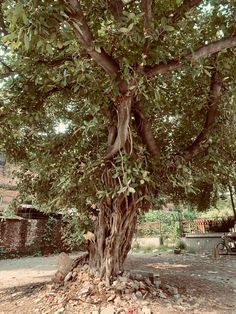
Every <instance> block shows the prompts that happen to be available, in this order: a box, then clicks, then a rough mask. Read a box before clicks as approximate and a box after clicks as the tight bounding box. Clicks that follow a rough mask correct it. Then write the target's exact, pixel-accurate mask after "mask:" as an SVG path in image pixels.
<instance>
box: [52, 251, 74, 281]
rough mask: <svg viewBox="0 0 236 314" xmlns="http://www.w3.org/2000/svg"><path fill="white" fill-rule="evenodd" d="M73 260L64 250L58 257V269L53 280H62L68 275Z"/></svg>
mask: <svg viewBox="0 0 236 314" xmlns="http://www.w3.org/2000/svg"><path fill="white" fill-rule="evenodd" d="M72 265H73V260H72V259H71V258H70V257H69V256H68V255H67V254H66V253H64V252H62V253H61V254H60V255H59V257H58V271H57V272H56V274H55V275H54V276H53V278H52V281H54V282H61V281H63V280H64V278H65V277H66V275H67V274H68V273H69V272H70V271H71V268H72Z"/></svg>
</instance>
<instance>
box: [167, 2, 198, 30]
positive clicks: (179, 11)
mask: <svg viewBox="0 0 236 314" xmlns="http://www.w3.org/2000/svg"><path fill="white" fill-rule="evenodd" d="M200 2H202V0H184V1H183V3H182V4H181V5H180V6H179V7H177V8H176V10H175V11H173V12H171V13H170V14H169V21H170V22H171V24H175V23H176V22H177V21H178V20H180V19H181V18H182V17H183V16H184V15H185V13H187V12H188V11H189V10H191V9H192V8H194V7H196V6H197V5H198V4H199V3H200Z"/></svg>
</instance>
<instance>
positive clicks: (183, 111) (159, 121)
mask: <svg viewBox="0 0 236 314" xmlns="http://www.w3.org/2000/svg"><path fill="white" fill-rule="evenodd" d="M0 3H1V14H0V33H1V50H0V52H1V53H0V55H1V57H0V64H1V72H0V73H1V74H0V75H1V79H2V83H1V86H2V94H1V96H2V99H1V112H0V117H1V138H2V148H1V149H2V150H4V151H5V152H6V153H7V155H8V157H9V158H10V160H12V161H15V162H18V164H19V165H20V166H21V172H20V173H19V176H20V178H21V179H22V180H21V184H20V185H19V188H20V191H21V195H22V197H23V196H24V194H27V195H31V196H32V198H33V201H34V202H35V204H40V206H41V207H42V208H44V209H49V210H58V209H61V208H71V207H75V208H77V209H78V211H80V212H82V211H84V212H87V213H89V214H91V210H88V208H89V207H90V205H89V204H97V207H98V210H95V213H94V215H95V216H96V224H95V226H94V234H95V241H93V242H92V243H91V245H90V265H91V267H94V268H96V269H97V270H99V272H100V275H101V276H104V277H106V279H107V281H110V280H111V279H112V277H113V276H114V275H116V274H117V273H118V272H119V271H121V270H122V267H123V263H124V260H125V258H126V256H127V253H128V251H129V249H130V247H131V242H132V236H133V233H134V231H135V224H136V218H137V215H138V214H139V213H140V212H142V211H144V210H147V209H149V207H150V205H151V204H152V198H153V196H155V198H156V199H158V197H160V196H161V195H165V196H168V197H169V198H170V199H172V200H175V201H178V200H180V199H181V200H182V201H184V200H186V201H191V202H193V203H200V204H201V205H202V206H203V207H204V206H205V205H206V203H207V204H208V203H209V201H210V200H212V199H213V195H214V193H215V190H216V187H217V186H218V185H219V184H223V185H225V186H226V185H227V184H228V182H229V181H232V183H234V181H235V156H236V154H235V153H236V145H235V140H236V132H235V115H234V110H235V95H236V84H235V81H236V58H235V48H234V47H236V29H235V16H236V4H235V0H209V1H206V0H205V1H201V0H168V1H167V0H160V1H151V0H129V1H128V0H127V1H126V0H123V1H122V0H107V1H98V0H93V1H91V0H89V1H88V0H81V1H78V0H65V1H59V0H58V1H57V0H47V1H43V0H21V1H20V0H18V1H14V0H5V1H0ZM58 126H63V127H64V131H63V132H61V131H60V128H59V127H58ZM204 202H205V203H204Z"/></svg>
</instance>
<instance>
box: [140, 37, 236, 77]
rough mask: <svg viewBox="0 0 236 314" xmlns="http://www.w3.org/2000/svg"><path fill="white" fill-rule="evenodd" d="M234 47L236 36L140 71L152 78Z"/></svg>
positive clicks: (235, 45)
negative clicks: (185, 63)
mask: <svg viewBox="0 0 236 314" xmlns="http://www.w3.org/2000/svg"><path fill="white" fill-rule="evenodd" d="M234 47H236V36H232V37H226V38H222V39H219V40H217V41H215V42H212V43H210V44H207V45H204V46H202V47H200V48H198V49H197V50H195V51H194V52H193V54H192V55H186V56H183V57H180V58H175V59H172V60H169V61H167V63H164V62H161V63H159V64H156V65H153V66H145V67H143V69H142V71H143V74H144V75H145V76H146V77H152V76H155V75H158V74H162V73H166V72H169V71H173V70H175V69H178V68H180V67H181V66H182V65H183V63H184V62H186V61H187V62H194V61H196V60H197V59H199V58H200V57H206V56H209V55H211V54H214V53H216V52H219V51H221V50H223V49H228V48H234Z"/></svg>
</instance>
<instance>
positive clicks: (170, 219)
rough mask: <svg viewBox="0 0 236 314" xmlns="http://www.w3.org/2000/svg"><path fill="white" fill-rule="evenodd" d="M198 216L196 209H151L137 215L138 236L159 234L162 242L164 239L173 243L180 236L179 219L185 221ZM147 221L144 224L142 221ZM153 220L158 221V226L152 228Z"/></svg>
mask: <svg viewBox="0 0 236 314" xmlns="http://www.w3.org/2000/svg"><path fill="white" fill-rule="evenodd" d="M197 217H198V214H197V212H196V211H193V210H187V211H181V212H180V211H178V210H174V211H166V210H153V211H149V212H148V213H145V214H144V215H142V216H140V217H139V223H140V226H139V228H138V235H140V236H154V235H161V236H162V238H163V240H164V243H165V241H169V242H172V243H175V242H176V240H177V239H179V237H180V230H179V221H180V220H182V219H184V220H187V221H192V220H194V219H196V218H197ZM144 222H145V223H147V222H149V223H150V225H149V226H148V225H147V226H146V225H145V224H144V225H142V223H144ZM153 222H159V223H160V227H159V228H155V229H154V228H153V227H152V224H151V223H153Z"/></svg>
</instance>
